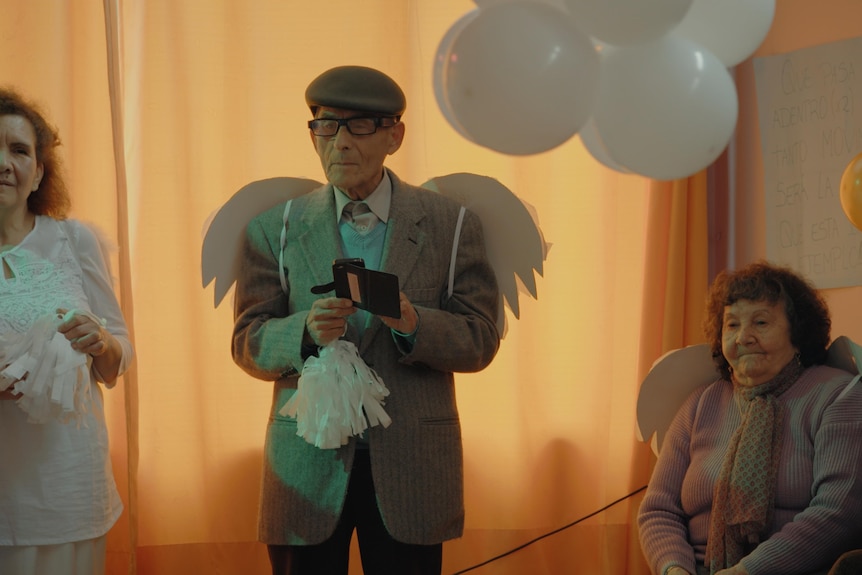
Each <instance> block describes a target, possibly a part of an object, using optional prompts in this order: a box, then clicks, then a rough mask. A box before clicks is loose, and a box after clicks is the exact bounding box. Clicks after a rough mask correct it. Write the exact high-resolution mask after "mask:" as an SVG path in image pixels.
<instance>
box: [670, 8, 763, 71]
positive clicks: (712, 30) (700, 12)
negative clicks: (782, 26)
mask: <svg viewBox="0 0 862 575" xmlns="http://www.w3.org/2000/svg"><path fill="white" fill-rule="evenodd" d="M774 17H775V0H694V2H693V3H692V5H691V9H690V10H689V11H688V13H687V14H686V15H685V18H683V19H682V22H680V23H679V26H677V27H676V28H675V29H674V33H676V34H678V35H679V36H681V37H683V38H688V39H689V40H693V41H695V42H697V43H698V44H701V45H702V46H703V47H704V48H706V49H707V50H709V51H710V52H712V53H713V54H715V55H716V57H717V58H718V59H719V60H721V61H722V62H723V63H724V65H725V66H727V67H728V68H729V67H731V66H736V65H737V64H739V63H740V62H742V61H743V60H745V59H746V58H748V57H749V56H751V54H753V53H754V51H755V50H757V48H758V47H759V46H760V45H761V44H762V43H763V39H764V38H766V34H767V33H768V32H769V29H770V28H771V27H772V20H773V18H774Z"/></svg>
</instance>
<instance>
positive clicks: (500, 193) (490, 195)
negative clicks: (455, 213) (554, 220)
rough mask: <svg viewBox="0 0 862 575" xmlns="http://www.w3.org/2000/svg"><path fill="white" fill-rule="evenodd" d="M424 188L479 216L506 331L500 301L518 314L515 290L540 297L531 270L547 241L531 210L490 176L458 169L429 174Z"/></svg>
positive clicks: (541, 260) (540, 263) (539, 260)
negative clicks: (498, 290)
mask: <svg viewBox="0 0 862 575" xmlns="http://www.w3.org/2000/svg"><path fill="white" fill-rule="evenodd" d="M422 187H423V188H427V189H429V190H433V191H435V192H438V193H440V194H443V195H445V196H448V197H451V198H452V199H454V200H455V201H457V202H458V203H460V204H461V205H463V206H464V207H466V208H468V209H469V210H470V211H472V212H473V213H475V214H476V215H478V216H479V219H480V220H482V228H483V230H484V233H485V249H486V250H487V252H488V260H489V261H490V263H491V266H492V267H493V268H494V272H495V275H496V276H497V284H498V285H499V286H500V292H501V293H502V294H503V298H502V299H501V301H500V309H499V311H498V317H497V326H498V327H499V328H500V333H501V334H505V333H506V314H505V311H504V309H503V300H505V304H506V306H507V307H508V308H509V309H511V310H512V314H513V315H514V316H515V318H518V317H520V307H519V305H518V292H519V291H527V292H528V293H529V294H530V295H531V296H532V297H533V298H534V299H535V298H537V297H538V293H537V290H536V277H535V274H534V272H538V273H539V275H542V271H543V264H544V261H545V260H546V259H547V256H548V250H549V249H550V244H548V243H547V242H545V239H544V237H543V236H542V230H541V228H540V227H539V225H538V223H537V222H538V218H537V217H536V215H535V210H534V209H533V208H532V207H531V206H529V205H528V204H526V203H525V202H523V201H522V200H521V199H520V198H518V196H516V195H515V194H514V193H513V192H512V191H511V190H510V189H509V188H507V187H506V186H504V185H503V184H501V183H500V182H499V181H497V180H495V179H494V178H489V177H487V176H479V175H477V174H469V173H457V174H449V175H448V176H440V177H437V178H433V179H431V180H429V181H427V182H425V183H424V184H422Z"/></svg>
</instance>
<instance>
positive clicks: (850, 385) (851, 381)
mask: <svg viewBox="0 0 862 575" xmlns="http://www.w3.org/2000/svg"><path fill="white" fill-rule="evenodd" d="M859 378H862V374H857V375H856V377H854V378H853V379H851V380H850V383H848V384H847V387H845V388H844V389H843V390H842V391H841V393H839V394H838V397H836V398H835V401H838V400H839V399H841V398H842V397H844V396H845V395H847V393H848V392H849V391H850V390H851V389H853V386H854V385H856V384H857V383H859Z"/></svg>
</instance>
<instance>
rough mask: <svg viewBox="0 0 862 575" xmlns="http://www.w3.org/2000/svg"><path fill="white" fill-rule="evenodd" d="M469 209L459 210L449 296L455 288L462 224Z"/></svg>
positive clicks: (453, 241) (453, 240) (450, 268)
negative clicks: (456, 263) (456, 262)
mask: <svg viewBox="0 0 862 575" xmlns="http://www.w3.org/2000/svg"><path fill="white" fill-rule="evenodd" d="M466 211H467V210H466V209H465V208H464V206H461V211H460V212H458V223H457V224H456V225H455V237H454V238H453V239H452V260H451V261H450V262H449V297H450V298H451V297H452V292H453V291H454V289H455V260H456V259H457V257H458V242H459V240H460V239H461V224H462V223H463V222H464V213H465V212H466Z"/></svg>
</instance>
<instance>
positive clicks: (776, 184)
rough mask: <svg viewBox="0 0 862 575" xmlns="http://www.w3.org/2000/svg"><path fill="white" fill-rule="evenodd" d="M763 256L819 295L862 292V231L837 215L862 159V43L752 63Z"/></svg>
mask: <svg viewBox="0 0 862 575" xmlns="http://www.w3.org/2000/svg"><path fill="white" fill-rule="evenodd" d="M754 71H755V77H756V84H757V107H758V115H759V118H760V138H761V143H762V145H763V176H764V192H765V199H766V257H767V259H769V260H770V261H772V262H775V263H780V264H784V265H788V266H790V267H791V268H793V269H795V270H797V271H799V272H801V273H803V274H804V275H805V276H806V277H808V278H809V279H811V280H812V281H813V282H814V284H815V285H816V286H817V287H819V288H832V287H843V286H852V285H862V232H860V231H859V230H857V229H856V228H855V227H854V226H853V224H851V223H850V221H849V220H848V219H847V216H846V215H845V214H844V212H843V210H842V209H841V200H840V198H839V187H840V183H841V175H842V174H843V173H844V168H845V167H846V166H847V164H848V163H849V162H850V160H852V159H853V157H854V156H855V155H856V154H858V153H860V152H862V38H854V39H851V40H843V41H840V42H834V43H832V44H824V45H822V46H816V47H813V48H806V49H803V50H798V51H796V52H790V53H788V54H780V55H777V56H767V57H764V58H755V59H754Z"/></svg>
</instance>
